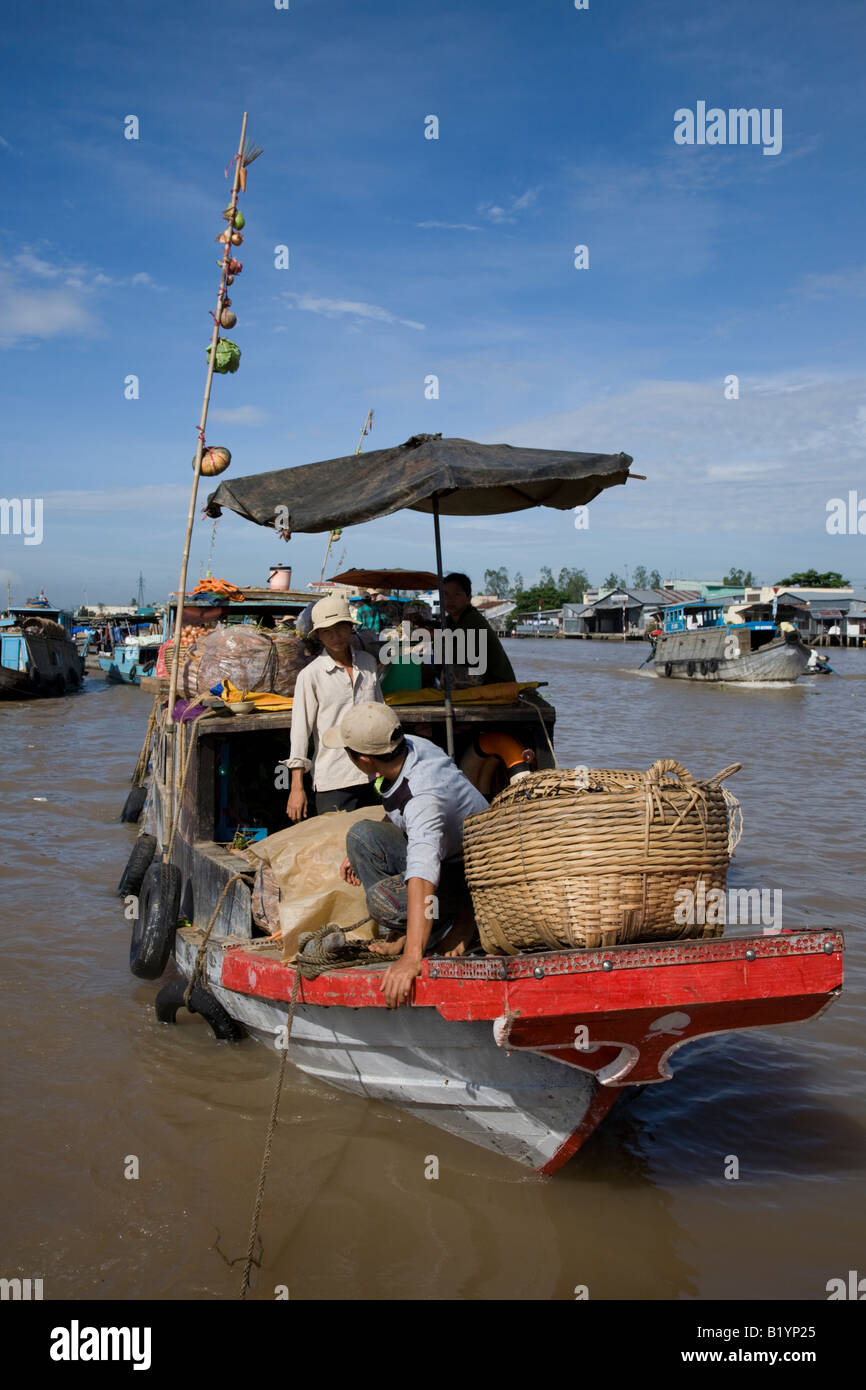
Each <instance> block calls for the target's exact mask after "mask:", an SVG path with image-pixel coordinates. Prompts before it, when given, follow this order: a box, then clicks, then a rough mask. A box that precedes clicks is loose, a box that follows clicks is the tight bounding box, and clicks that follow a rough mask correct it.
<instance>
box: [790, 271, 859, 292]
mask: <svg viewBox="0 0 866 1390" xmlns="http://www.w3.org/2000/svg"><path fill="white" fill-rule="evenodd" d="M791 293H792V294H797V293H799V294H805V295H809V296H810V297H812V298H814V299H818V298H822V297H823V296H824V295H831V294H845V295H854V296H855V297H856V298H857V299H862V298H863V297H864V296H866V265H858V266H853V267H852V268H851V269H850V270H838V271H832V272H830V273H829V274H826V275H804V276H803V279H802V280H801V281H800V282H799V284H797V285H795V286H794V288H793V290H792V291H791Z"/></svg>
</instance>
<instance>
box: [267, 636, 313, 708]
mask: <svg viewBox="0 0 866 1390" xmlns="http://www.w3.org/2000/svg"><path fill="white" fill-rule="evenodd" d="M271 641H272V642H273V644H274V646H275V648H276V651H277V674H276V684H275V685H274V688H273V690H274V694H275V695H294V693H295V682H296V681H297V679H298V676H299V675H300V673H301V671H302V670H303V669H304V667H305V666H307V665H308V664H309V663H310V662H311V661H312V659H313V654H312V652H311V651H310V649H309V647H308V646H307V644H306V642H305V641H304V639H303V637H296V636H295V634H294V633H293V632H281V631H280V630H279V628H278V629H277V630H276V631H275V632H273V633H272V634H271Z"/></svg>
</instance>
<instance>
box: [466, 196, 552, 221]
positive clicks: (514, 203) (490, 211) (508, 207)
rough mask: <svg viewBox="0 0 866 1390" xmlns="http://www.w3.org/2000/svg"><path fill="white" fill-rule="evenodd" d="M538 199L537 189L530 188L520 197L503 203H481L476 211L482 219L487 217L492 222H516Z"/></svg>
mask: <svg viewBox="0 0 866 1390" xmlns="http://www.w3.org/2000/svg"><path fill="white" fill-rule="evenodd" d="M537 197H538V189H537V188H528V189H527V190H526V192H525V193H521V194H520V196H519V197H515V198H510V199H508V200H507V201H506V202H505V203H504V204H503V203H479V204H478V206H477V208H476V209H475V210H476V212H477V213H479V214H480V216H482V217H487V218H489V220H490V221H491V222H516V221H517V217H518V215H519V214H520V213H521V212H526V211H527V209H528V208H531V207H532V205H533V203H534V202H535V200H536V198H537Z"/></svg>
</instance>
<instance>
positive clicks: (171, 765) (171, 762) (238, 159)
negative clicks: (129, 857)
mask: <svg viewBox="0 0 866 1390" xmlns="http://www.w3.org/2000/svg"><path fill="white" fill-rule="evenodd" d="M246 134H247V113H246V111H245V112H244V118H243V121H242V122H241V138H240V142H239V144H238V152H237V154H236V156H235V159H234V161H233V162H234V166H235V174H234V179H233V181H232V196H231V203H230V207H231V212H232V215H231V217H230V218H229V219H228V221H227V222H226V227H227V228H228V230H229V231H230V232H231V231H232V229H233V227H234V214H235V209H236V208H237V205H238V191H239V189H240V183H241V168H242V165H243V159H244V143H245V141H246ZM231 256H232V243H231V240H230V239H229V237H226V240H225V249H224V251H223V259H222V270H221V274H220V287H219V293H218V294H217V306H216V313H215V314H214V321H213V333H212V334H211V340H210V354H209V358H208V364H207V375H206V377H205V385H204V397H203V399H202V404H201V417H200V419H199V427H198V444H197V445H196V451H195V466H194V468H193V478H192V489H191V491H190V495H189V511H188V513H187V518H186V536H185V537H184V543H183V556H182V558H181V562H180V579H179V580H178V586H177V607H176V608H175V612H174V632H173V637H174V646H173V649H172V654H171V673H170V676H169V683H168V715H167V721H166V727H167V728H168V729H169V730H170V729H171V720H172V715H173V713H174V706H175V701H176V700H177V677H178V672H179V670H180V634H181V629H182V627H183V601H184V597H185V595H186V574H187V568H188V565H189V549H190V543H191V541H192V528H193V524H194V522H195V508H196V499H197V497H198V480H199V478H200V477H201V458H202V453H203V452H204V442H205V434H204V432H205V425H206V424H207V412H208V406H209V405H210V392H211V385H212V383H213V374H214V367H215V366H216V350H217V341H218V339H219V332H220V313H221V311H222V307H223V301H224V299H225V297H226V276H227V275H228V263H229V260H230V259H231ZM166 755H167V759H168V766H167V768H166V782H167V784H168V788H169V804H170V806H171V815H170V816H169V817H168V818H167V820H166V829H167V830H169V827H171V826H172V825H173V824H174V823H175V821H176V820H177V817H178V815H179V812H180V808H179V806H177V805H176V800H177V792H178V786H177V772H178V764H177V762H176V760H175V757H174V746H173V739H169V742H168V746H167V748H166ZM169 840H170V830H169V839H167V840H166V843H165V845H164V846H163V857H164V858H165V859H167V858H168V854H169Z"/></svg>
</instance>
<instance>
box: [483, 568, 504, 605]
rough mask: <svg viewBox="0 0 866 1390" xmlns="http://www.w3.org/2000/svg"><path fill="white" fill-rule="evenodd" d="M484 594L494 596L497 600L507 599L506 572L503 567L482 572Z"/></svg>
mask: <svg viewBox="0 0 866 1390" xmlns="http://www.w3.org/2000/svg"><path fill="white" fill-rule="evenodd" d="M484 592H485V594H495V595H496V597H497V598H507V597H508V570H507V569H505V568H504V566H503V567H501V568H500V569H498V570H485V571H484Z"/></svg>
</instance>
